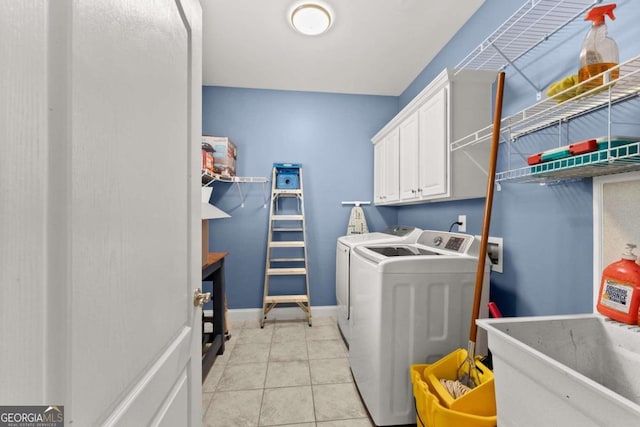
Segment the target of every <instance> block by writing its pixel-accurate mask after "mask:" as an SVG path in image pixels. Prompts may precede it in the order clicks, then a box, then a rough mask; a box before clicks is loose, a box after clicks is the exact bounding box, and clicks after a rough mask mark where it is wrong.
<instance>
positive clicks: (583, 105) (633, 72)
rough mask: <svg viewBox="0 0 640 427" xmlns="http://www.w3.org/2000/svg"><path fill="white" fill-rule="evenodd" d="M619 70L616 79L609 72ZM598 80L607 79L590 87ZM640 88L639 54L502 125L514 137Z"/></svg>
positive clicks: (477, 135) (459, 144)
mask: <svg viewBox="0 0 640 427" xmlns="http://www.w3.org/2000/svg"><path fill="white" fill-rule="evenodd" d="M618 71H619V73H620V74H619V77H618V78H617V79H610V76H611V75H613V74H615V73H616V72H618ZM603 79H604V80H603ZM595 81H604V82H607V81H608V83H604V84H602V85H600V86H596V87H593V88H590V86H592V85H593V82H595ZM570 91H577V92H581V93H580V94H579V95H577V96H575V97H574V98H571V99H569V100H567V101H564V102H560V103H558V101H557V100H558V99H562V98H563V97H564V96H565V95H566V94H567V93H568V92H570ZM639 92H640V56H636V57H635V58H632V59H630V60H629V61H626V62H624V63H622V64H619V65H618V66H616V67H614V68H611V69H609V70H607V71H605V72H604V73H602V74H599V75H597V76H594V77H592V78H590V79H589V80H586V81H584V82H582V83H581V84H579V85H576V86H572V87H570V88H568V89H566V90H564V91H562V92H560V93H558V94H556V95H554V96H553V97H550V98H546V99H544V100H542V101H540V102H538V103H537V104H534V105H532V106H531V107H528V108H526V109H524V110H522V111H520V112H518V113H516V114H514V115H512V116H509V117H506V118H504V119H502V124H501V129H502V131H503V132H507V133H509V135H510V138H511V139H512V140H516V139H518V138H520V137H522V136H524V135H527V134H529V133H532V132H536V131H539V130H541V129H544V128H547V127H549V126H553V125H556V124H558V123H559V122H562V121H567V120H570V119H573V118H575V117H578V116H581V115H583V114H586V113H589V112H591V111H594V110H597V109H599V108H603V107H608V106H611V105H612V104H615V103H617V102H620V101H624V100H627V99H629V98H630V97H634V96H637V95H638V93H639ZM492 130H493V127H492V126H487V127H486V128H483V129H480V130H478V131H476V132H474V133H473V134H471V135H467V136H466V137H464V138H460V139H458V140H457V141H454V142H453V143H452V144H451V151H455V150H459V149H461V148H464V147H467V146H470V145H474V144H479V143H481V142H485V141H488V140H489V139H490V138H491V134H492Z"/></svg>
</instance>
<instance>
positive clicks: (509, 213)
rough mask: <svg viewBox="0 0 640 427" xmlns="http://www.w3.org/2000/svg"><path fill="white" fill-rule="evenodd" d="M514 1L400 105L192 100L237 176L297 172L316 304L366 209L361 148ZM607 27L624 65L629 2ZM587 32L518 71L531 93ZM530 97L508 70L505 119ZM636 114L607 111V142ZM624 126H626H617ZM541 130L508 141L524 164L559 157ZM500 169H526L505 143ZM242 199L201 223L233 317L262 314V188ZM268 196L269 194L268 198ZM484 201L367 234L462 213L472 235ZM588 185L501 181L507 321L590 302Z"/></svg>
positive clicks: (629, 51) (290, 98)
mask: <svg viewBox="0 0 640 427" xmlns="http://www.w3.org/2000/svg"><path fill="white" fill-rule="evenodd" d="M522 3H523V1H513V0H486V2H485V3H484V4H483V6H482V7H481V8H480V9H479V10H478V12H477V13H476V14H475V15H474V16H473V17H472V18H471V19H470V20H469V22H468V23H467V24H466V25H465V27H463V28H462V29H461V30H460V31H459V32H458V34H456V36H455V37H453V38H452V40H451V41H450V42H449V44H448V45H447V46H446V47H445V48H444V49H443V50H442V52H441V53H440V54H439V55H438V56H437V57H436V58H435V59H434V60H433V61H432V62H431V63H430V64H429V65H428V66H427V67H425V69H424V70H423V71H422V72H421V73H420V74H419V75H418V76H417V78H416V79H415V81H414V82H413V83H412V84H411V85H409V86H408V87H407V89H406V90H405V91H404V92H403V93H402V94H401V95H400V96H399V97H376V96H360V95H336V94H320V93H302V92H284V91H266V90H247V89H232V88H220V87H205V88H203V131H204V133H207V134H214V135H228V136H230V137H231V138H232V139H233V140H234V142H236V144H237V145H238V149H239V157H238V174H239V175H242V176H267V175H270V173H271V165H272V163H273V162H283V161H284V162H301V163H303V165H304V180H305V198H306V208H307V216H308V240H309V242H310V247H309V252H310V257H311V260H310V268H311V273H310V277H311V288H312V294H311V297H312V303H313V305H331V304H334V303H335V293H334V286H335V281H334V280H335V241H336V238H337V237H338V236H340V235H343V234H345V230H346V224H347V222H348V217H349V208H346V207H342V206H341V205H340V202H341V201H342V200H354V199H362V200H371V199H372V197H373V195H372V193H373V188H372V182H373V146H372V145H371V142H370V138H371V137H372V136H373V135H374V134H375V133H376V132H377V131H378V130H379V129H380V128H382V127H383V126H384V125H385V124H386V122H387V121H388V120H389V119H391V118H392V117H393V116H394V115H395V114H396V113H397V112H398V111H399V110H400V109H401V108H402V107H404V106H405V105H406V104H407V103H408V102H410V101H411V99H413V97H414V96H415V95H417V94H418V93H419V92H420V91H421V90H422V89H423V88H424V87H425V86H426V85H427V84H428V83H429V82H430V81H431V80H432V79H433V77H435V76H436V75H437V74H438V73H440V71H442V69H443V68H445V67H454V66H455V65H456V64H458V62H459V61H460V60H461V59H462V58H463V57H464V56H465V55H466V54H467V53H468V52H470V51H471V50H472V49H473V48H474V47H475V46H476V45H478V43H479V42H480V41H481V40H483V39H484V38H485V37H487V36H488V35H489V34H490V33H491V32H492V31H493V30H494V29H495V28H497V26H498V25H500V24H501V23H502V22H503V21H504V20H505V19H506V18H508V17H509V16H510V15H511V14H512V13H513V12H514V11H515V10H516V9H517V8H518V7H519V6H520V5H521V4H522ZM616 16H617V17H618V19H617V20H616V21H615V22H614V23H612V24H610V25H609V32H610V34H611V35H612V37H614V38H615V39H616V41H617V42H618V44H619V46H620V57H621V60H625V59H628V58H630V57H632V56H635V55H637V54H638V53H640V52H639V51H640V49H639V48H638V44H637V40H639V39H640V26H638V25H637V22H638V21H639V20H640V2H635V4H634V2H633V1H631V0H626V1H620V2H618V9H617V10H616ZM588 25H589V24H588V23H584V25H583V26H579V25H578V28H577V29H574V30H572V32H567V33H564V34H563V35H562V37H561V39H560V40H554V39H552V40H551V41H549V42H547V43H545V45H544V46H545V49H544V50H540V51H534V52H533V53H532V55H530V56H527V57H526V58H524V60H523V61H522V62H523V63H522V64H521V65H522V68H523V69H524V71H525V72H526V73H527V75H528V76H530V78H531V79H532V80H533V81H534V83H535V84H536V85H538V86H539V87H540V88H542V89H543V90H544V91H546V89H547V87H548V85H549V84H550V83H552V82H554V81H556V80H558V79H560V78H562V77H564V76H566V75H568V74H571V73H575V72H576V69H577V61H578V54H579V50H580V45H581V42H582V39H583V37H584V35H585V34H586V32H587V31H588ZM535 92H536V91H535V90H534V89H533V88H531V87H530V86H529V85H528V84H526V83H525V82H524V80H523V79H522V78H520V77H519V76H517V75H515V74H514V72H513V70H512V69H508V70H507V85H506V91H505V104H504V112H503V114H504V115H509V114H512V113H514V112H516V111H519V110H520V109H521V108H523V107H524V106H527V105H531V104H533V103H535ZM639 104H640V103H638V102H636V101H634V102H632V103H631V105H630V106H629V107H625V108H624V109H622V110H621V109H618V110H614V111H615V114H614V122H616V123H615V124H614V127H613V128H612V132H613V133H617V134H639V135H640V125H638V124H635V123H637V122H638V120H637V117H639V116H640V115H639V114H638V113H639V112H640V105H639ZM605 119H606V117H605V114H604V112H597V113H595V114H592V115H590V116H587V117H583V118H581V119H580V120H576V121H574V122H573V123H571V124H569V125H568V126H566V127H565V128H564V129H563V131H562V132H563V139H564V141H565V142H564V143H567V142H573V141H579V140H581V139H584V138H588V137H593V136H600V135H605V134H606V125H605V123H606V120H605ZM623 122H624V123H623ZM557 139H558V135H557V130H556V129H549V130H546V131H544V132H540V133H538V134H536V135H532V136H528V137H525V138H523V139H521V140H520V141H518V145H517V147H518V149H519V150H520V151H521V152H522V153H523V154H524V155H525V156H526V155H529V154H533V153H535V152H538V151H541V150H543V149H547V148H550V147H553V146H554V144H556V145H557ZM499 156H500V159H499V167H498V170H504V169H507V168H508V165H509V164H510V165H511V167H515V166H519V165H523V164H524V162H523V160H522V157H520V156H518V155H517V154H514V153H513V151H512V152H511V155H510V153H509V150H508V149H507V146H506V144H502V145H501V148H500V154H499ZM242 191H243V194H244V195H245V197H246V200H245V203H244V207H240V197H239V194H238V192H237V190H236V189H235V187H233V186H232V185H231V184H224V183H216V184H215V190H214V196H213V202H214V203H215V204H216V205H217V206H219V207H220V208H222V209H224V210H226V211H227V212H229V213H230V214H231V215H232V218H230V219H224V220H215V221H212V222H211V229H212V231H211V236H210V245H211V246H212V247H213V249H214V250H221V251H228V252H230V256H229V258H228V259H227V283H228V290H227V292H228V298H229V306H230V307H231V308H247V307H260V306H261V305H262V286H263V279H264V277H263V274H264V257H265V243H266V238H267V236H266V234H267V218H268V212H267V210H266V209H263V207H262V206H263V199H264V193H263V190H262V185H261V184H243V185H242ZM267 191H268V189H267ZM483 210H484V199H474V200H466V201H455V202H440V203H429V204H423V205H413V206H404V207H398V208H376V207H373V206H371V207H367V208H365V212H366V215H367V219H368V221H369V225H370V228H371V229H373V230H381V229H383V228H385V227H386V226H388V225H392V224H396V223H399V224H407V225H415V226H418V227H422V228H433V229H441V230H446V229H449V226H450V225H451V223H452V222H453V221H455V220H456V219H457V216H458V215H459V214H466V215H467V221H468V225H467V227H468V232H470V233H473V234H479V233H480V231H481V226H482V215H483ZM592 222H593V218H592V189H591V180H589V179H587V180H582V181H577V182H563V183H558V184H555V185H546V186H540V185H538V184H516V183H505V184H503V185H502V190H501V191H499V192H496V193H495V196H494V206H493V217H492V226H491V235H493V236H499V237H503V238H504V242H505V265H504V273H503V274H499V273H492V275H491V294H492V298H493V299H494V300H495V301H496V302H497V303H498V304H499V306H500V308H501V309H502V311H503V312H504V314H505V315H541V314H559V313H578V312H588V311H590V310H591V301H592V252H593V247H592V241H593V231H592Z"/></svg>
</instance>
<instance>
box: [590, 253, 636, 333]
mask: <svg viewBox="0 0 640 427" xmlns="http://www.w3.org/2000/svg"><path fill="white" fill-rule="evenodd" d="M635 247H636V245H634V244H632V243H627V246H626V248H625V251H624V253H623V254H622V259H621V260H620V261H617V262H614V263H612V264H609V265H608V266H607V268H605V269H604V271H603V272H602V281H601V282H600V292H599V293H598V304H597V308H598V312H600V314H603V315H605V316H607V317H609V318H611V319H613V320H617V321H619V322H622V323H627V324H629V325H637V324H638V307H640V265H638V264H637V263H636V259H637V258H638V257H637V256H636V255H635V254H634V253H633V249H634V248H635Z"/></svg>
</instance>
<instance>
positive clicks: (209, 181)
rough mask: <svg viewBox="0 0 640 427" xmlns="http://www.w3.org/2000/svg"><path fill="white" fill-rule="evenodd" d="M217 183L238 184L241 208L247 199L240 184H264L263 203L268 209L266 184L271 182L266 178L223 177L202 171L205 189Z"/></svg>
mask: <svg viewBox="0 0 640 427" xmlns="http://www.w3.org/2000/svg"><path fill="white" fill-rule="evenodd" d="M216 181H219V182H227V183H233V184H236V188H237V189H238V194H239V196H240V207H244V200H245V197H244V195H243V194H242V188H241V187H240V184H243V183H258V184H262V194H263V202H264V203H263V207H264V208H266V207H267V187H266V183H267V182H269V180H268V179H267V178H266V177H262V176H260V177H247V176H222V175H217V174H213V173H211V172H210V171H208V170H206V169H202V185H203V186H204V187H207V186H210V185H213V183H214V182H216Z"/></svg>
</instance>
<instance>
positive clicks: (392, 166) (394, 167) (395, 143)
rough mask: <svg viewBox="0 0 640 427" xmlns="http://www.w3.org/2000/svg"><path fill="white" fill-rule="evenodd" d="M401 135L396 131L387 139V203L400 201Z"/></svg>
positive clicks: (385, 166)
mask: <svg viewBox="0 0 640 427" xmlns="http://www.w3.org/2000/svg"><path fill="white" fill-rule="evenodd" d="M399 157H400V133H399V129H395V130H394V131H393V132H391V133H390V134H389V136H387V137H386V138H385V162H384V171H385V172H384V175H385V178H384V181H385V195H384V201H385V203H389V202H397V201H398V200H400V175H399V166H400V161H399V160H400V159H399Z"/></svg>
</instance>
